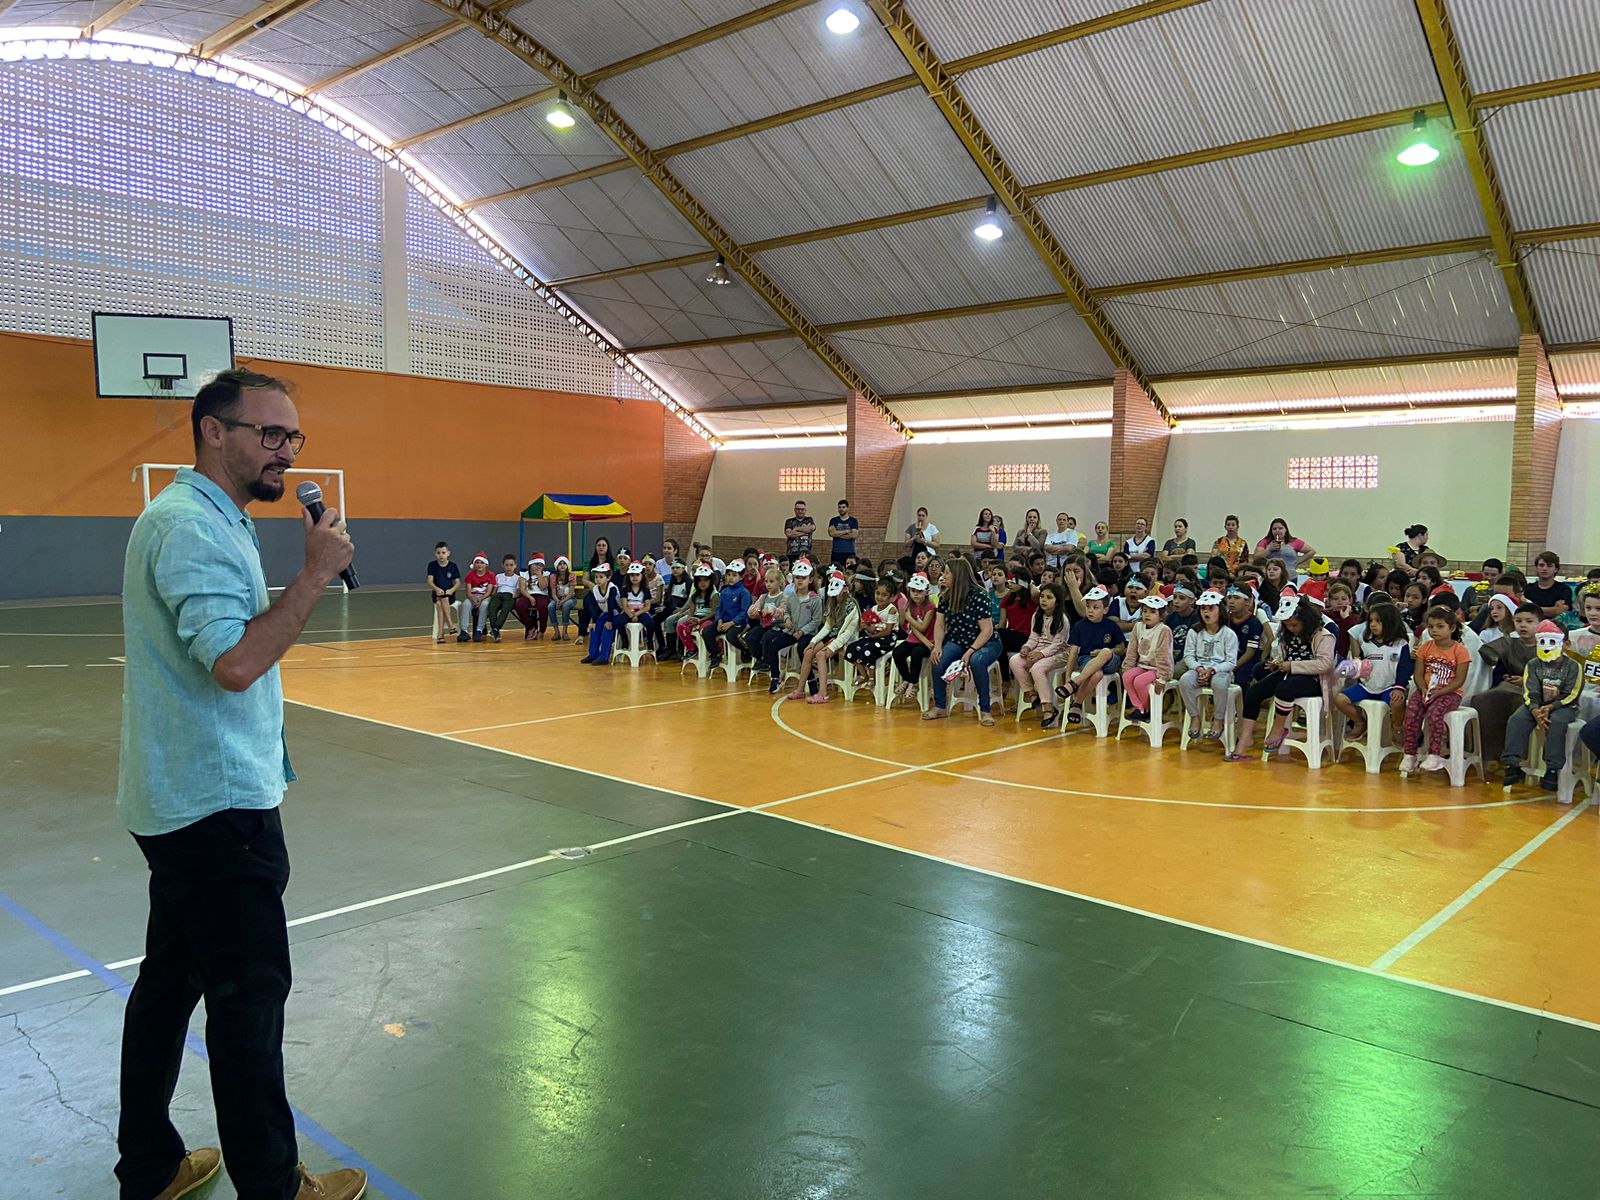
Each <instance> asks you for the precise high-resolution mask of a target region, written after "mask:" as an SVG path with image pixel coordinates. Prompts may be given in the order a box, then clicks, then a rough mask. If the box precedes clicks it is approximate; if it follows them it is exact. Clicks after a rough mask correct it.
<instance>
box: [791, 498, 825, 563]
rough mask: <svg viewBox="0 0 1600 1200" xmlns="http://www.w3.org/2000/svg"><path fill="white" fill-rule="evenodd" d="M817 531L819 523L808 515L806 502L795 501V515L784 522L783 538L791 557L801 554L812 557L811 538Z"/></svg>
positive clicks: (797, 556)
mask: <svg viewBox="0 0 1600 1200" xmlns="http://www.w3.org/2000/svg"><path fill="white" fill-rule="evenodd" d="M816 532H817V523H816V522H815V521H813V520H812V519H811V518H810V517H808V516H807V515H806V502H805V501H804V500H796V501H795V502H794V516H792V517H790V518H789V519H788V520H787V521H785V522H784V523H783V539H784V541H785V543H787V546H788V550H789V558H790V559H791V560H792V559H796V558H799V557H800V556H801V555H804V556H806V557H807V558H809V557H811V539H812V537H813V536H815V534H816Z"/></svg>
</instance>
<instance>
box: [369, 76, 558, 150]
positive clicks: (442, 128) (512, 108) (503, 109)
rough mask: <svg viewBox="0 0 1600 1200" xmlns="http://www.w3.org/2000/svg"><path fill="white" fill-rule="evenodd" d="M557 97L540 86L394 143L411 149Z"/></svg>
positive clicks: (552, 90)
mask: <svg viewBox="0 0 1600 1200" xmlns="http://www.w3.org/2000/svg"><path fill="white" fill-rule="evenodd" d="M555 98H556V89H555V88H540V89H539V90H538V91H537V92H530V93H529V94H528V95H526V96H519V97H517V98H516V99H515V100H507V101H506V102H505V103H504V104H496V105H495V106H494V107H493V108H486V109H483V110H482V111H481V112H475V113H468V114H467V115H466V116H464V117H457V118H456V119H455V120H454V121H450V122H447V123H446V124H444V125H435V126H434V127H433V128H432V129H424V130H423V131H422V132H421V133H414V134H412V135H411V136H410V137H404V138H401V139H400V140H399V141H397V142H396V143H395V144H394V148H395V149H396V150H409V149H411V147H412V146H416V145H420V144H421V143H423V142H428V141H432V140H433V139H434V138H437V137H443V136H444V135H445V134H447V133H454V132H455V131H456V130H458V129H465V128H467V126H469V125H476V124H478V123H479V122H481V121H492V120H494V118H496V117H503V116H505V115H506V113H513V112H516V111H517V110H518V109H523V108H530V107H532V106H533V105H535V104H541V103H543V102H544V101H546V100H554V99H555Z"/></svg>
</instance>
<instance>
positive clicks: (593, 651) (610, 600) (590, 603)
mask: <svg viewBox="0 0 1600 1200" xmlns="http://www.w3.org/2000/svg"><path fill="white" fill-rule="evenodd" d="M590 575H591V576H592V577H593V579H592V582H591V584H590V586H589V590H588V591H587V592H586V593H585V594H584V597H583V609H584V611H585V612H586V613H588V614H589V653H588V654H586V655H584V656H583V658H582V660H581V661H583V662H585V663H588V664H590V665H591V666H596V667H604V666H607V665H609V664H610V662H611V643H612V639H614V638H615V637H616V635H617V628H618V626H619V625H620V624H621V623H622V622H623V620H624V618H623V615H622V593H621V592H620V591H619V590H618V589H617V585H616V584H614V583H612V582H611V564H610V563H596V564H595V567H594V570H593V571H591V572H590Z"/></svg>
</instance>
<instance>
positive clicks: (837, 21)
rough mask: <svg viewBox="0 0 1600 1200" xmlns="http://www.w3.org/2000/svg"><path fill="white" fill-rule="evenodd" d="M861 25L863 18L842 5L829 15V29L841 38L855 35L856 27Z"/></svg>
mask: <svg viewBox="0 0 1600 1200" xmlns="http://www.w3.org/2000/svg"><path fill="white" fill-rule="evenodd" d="M860 24H861V18H860V17H858V16H856V14H855V13H853V12H851V11H850V10H849V9H848V8H846V7H845V6H844V5H842V4H841V5H840V6H839V7H838V8H836V9H834V10H833V11H832V12H831V13H829V14H828V20H827V26H828V29H829V30H830V31H831V32H833V33H836V34H838V35H839V36H840V37H843V36H844V35H845V34H847V33H854V32H855V31H856V27H857V26H858V25H860Z"/></svg>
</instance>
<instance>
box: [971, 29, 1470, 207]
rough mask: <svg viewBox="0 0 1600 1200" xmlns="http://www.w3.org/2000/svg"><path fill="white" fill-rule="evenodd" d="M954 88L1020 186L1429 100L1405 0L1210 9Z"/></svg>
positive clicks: (1014, 62) (1015, 62)
mask: <svg viewBox="0 0 1600 1200" xmlns="http://www.w3.org/2000/svg"><path fill="white" fill-rule="evenodd" d="M962 89H963V91H964V92H965V94H966V96H967V98H968V100H969V101H971V103H972V105H973V107H974V109H975V110H976V111H977V113H978V116H979V117H980V118H981V119H982V120H983V121H984V122H985V126H986V128H987V129H988V130H989V132H990V136H991V137H993V138H994V140H995V142H996V143H997V144H998V145H999V147H1000V149H1001V150H1002V151H1003V152H1004V153H1005V155H1006V158H1007V161H1008V162H1009V163H1010V164H1011V166H1012V168H1013V169H1014V170H1015V171H1016V173H1017V174H1018V176H1020V177H1021V178H1022V180H1023V182H1024V183H1042V182H1044V181H1046V180H1052V179H1061V178H1065V177H1067V176H1071V175H1080V174H1083V173H1086V172H1089V171H1097V170H1103V169H1105V168H1109V167H1119V166H1126V165H1127V164H1129V163H1135V162H1144V161H1148V160H1150V159H1155V158H1163V157H1166V156H1168V155H1172V154H1181V153H1184V152H1187V151H1193V150H1202V149H1206V148H1208V147H1211V146H1218V145H1223V144H1226V143H1229V142H1237V141H1245V140H1247V139H1250V138H1256V137H1265V136H1268V135H1271V134H1278V133H1286V132H1289V131H1291V130H1296V129H1305V128H1309V127H1311V126H1314V125H1324V124H1328V123H1329V122H1333V121H1338V120H1342V119H1345V118H1349V117H1357V116H1366V115H1369V114H1372V113H1379V112H1390V111H1393V110H1395V109H1399V108H1410V107H1413V106H1416V105H1419V104H1425V103H1430V102H1432V101H1436V100H1438V99H1439V90H1438V82H1437V77H1436V76H1435V74H1434V71H1433V64H1432V62H1431V60H1430V59H1429V57H1428V50H1427V44H1426V41H1425V40H1424V38H1423V36H1422V31H1421V27H1420V26H1419V25H1418V23H1417V18H1416V12H1415V9H1414V8H1413V7H1412V5H1411V4H1410V3H1409V2H1407V0H1357V2H1355V3H1350V2H1348V0H1346V2H1343V3H1334V2H1333V0H1298V2H1297V3H1293V4H1284V3H1283V2H1282V0H1211V2H1210V3H1207V4H1201V5H1197V6H1195V7H1193V8H1186V9H1181V10H1179V11H1178V12H1175V13H1170V14H1168V15H1166V16H1161V17H1156V18H1153V19H1150V20H1146V21H1140V22H1138V23H1137V24H1133V25H1127V26H1123V27H1121V28H1118V29H1113V30H1108V31H1106V32H1104V33H1099V34H1095V35H1094V36H1093V37H1088V38H1083V39H1080V40H1078V41H1074V42H1069V43H1066V44H1065V45H1061V46H1053V47H1050V48H1048V49H1045V50H1039V51H1036V52H1034V53H1033V54H1027V55H1023V56H1022V57H1020V58H1014V59H1008V60H1006V61H1003V62H999V63H995V64H993V65H990V66H986V67H980V68H978V69H977V70H975V71H973V72H971V73H970V74H968V75H967V76H966V77H965V78H964V79H963V81H962ZM1042 98H1048V99H1049V102H1048V103H1044V102H1041V101H1042ZM1069 114H1071V115H1069Z"/></svg>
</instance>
